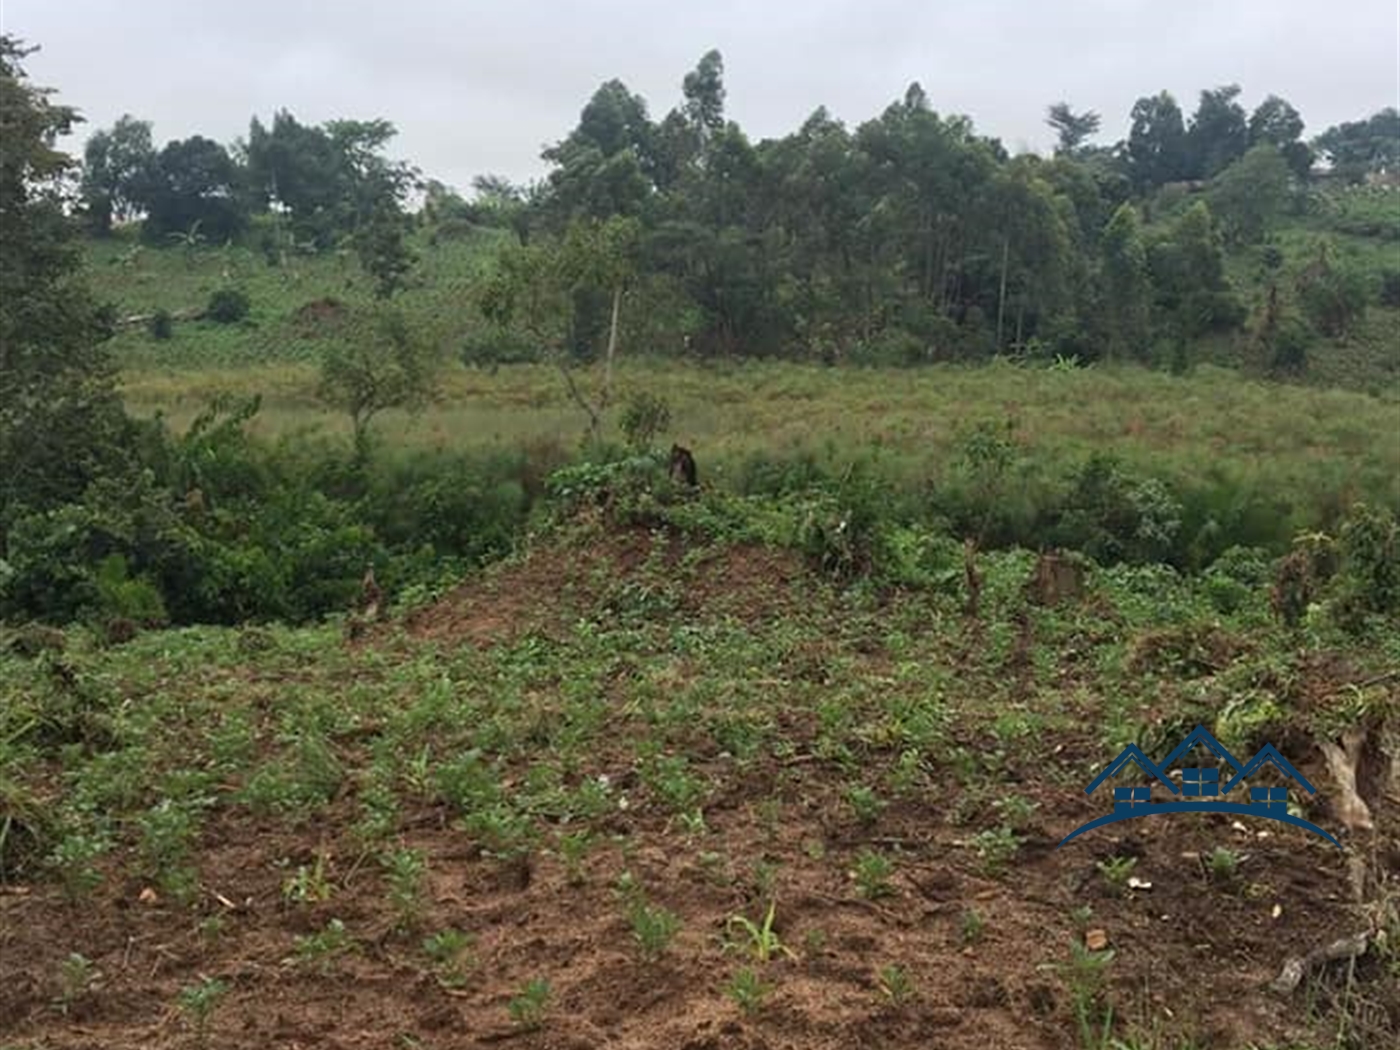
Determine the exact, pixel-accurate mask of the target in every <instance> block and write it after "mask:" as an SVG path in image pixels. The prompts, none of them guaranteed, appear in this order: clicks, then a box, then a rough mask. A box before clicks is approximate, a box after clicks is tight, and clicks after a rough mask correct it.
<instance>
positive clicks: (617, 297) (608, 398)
mask: <svg viewBox="0 0 1400 1050" xmlns="http://www.w3.org/2000/svg"><path fill="white" fill-rule="evenodd" d="M621 312H622V285H620V284H619V285H618V286H617V287H616V288H614V289H613V297H612V323H611V324H610V325H609V326H608V354H607V358H606V361H605V363H604V365H603V397H602V407H603V408H604V409H606V408H607V407H608V406H609V405H611V404H612V380H613V357H614V356H615V355H616V354H617V318H618V315H619V314H620V313H621Z"/></svg>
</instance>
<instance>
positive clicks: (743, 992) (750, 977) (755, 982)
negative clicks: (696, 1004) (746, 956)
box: [724, 968, 773, 1014]
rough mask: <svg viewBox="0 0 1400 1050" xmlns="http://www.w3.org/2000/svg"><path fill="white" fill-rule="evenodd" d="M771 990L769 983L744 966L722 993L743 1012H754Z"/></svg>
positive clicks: (760, 1006)
mask: <svg viewBox="0 0 1400 1050" xmlns="http://www.w3.org/2000/svg"><path fill="white" fill-rule="evenodd" d="M772 990H773V988H772V986H771V985H768V984H764V983H763V981H761V980H759V977H758V974H756V973H754V971H753V970H750V969H747V968H745V969H743V970H740V971H739V972H738V973H736V974H735V975H734V976H733V977H732V978H731V979H730V981H729V984H728V986H727V987H726V988H725V990H724V994H725V995H727V996H729V998H731V999H733V1000H734V1002H735V1003H737V1004H738V1006H739V1009H740V1010H742V1011H743V1012H744V1013H746V1014H754V1013H757V1012H758V1011H759V1009H760V1008H762V1006H763V1001H764V1000H765V999H767V998H768V995H769V993H770V992H772Z"/></svg>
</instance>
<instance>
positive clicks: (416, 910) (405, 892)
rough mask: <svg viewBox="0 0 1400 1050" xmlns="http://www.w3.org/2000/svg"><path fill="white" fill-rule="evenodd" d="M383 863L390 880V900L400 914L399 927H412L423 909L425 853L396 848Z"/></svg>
mask: <svg viewBox="0 0 1400 1050" xmlns="http://www.w3.org/2000/svg"><path fill="white" fill-rule="evenodd" d="M383 864H384V870H385V873H386V876H387V878H388V882H389V902H390V903H391V904H392V905H393V907H394V912H395V914H397V915H398V919H399V928H400V929H407V928H409V927H412V926H413V925H414V924H415V923H417V921H418V918H419V915H420V913H421V910H422V903H423V902H422V893H423V877H424V875H425V874H426V873H427V865H426V863H425V862H424V860H423V854H422V853H420V852H419V851H417V850H412V849H399V850H394V851H393V852H392V853H390V854H388V855H387V856H386V857H385V858H384V860H383Z"/></svg>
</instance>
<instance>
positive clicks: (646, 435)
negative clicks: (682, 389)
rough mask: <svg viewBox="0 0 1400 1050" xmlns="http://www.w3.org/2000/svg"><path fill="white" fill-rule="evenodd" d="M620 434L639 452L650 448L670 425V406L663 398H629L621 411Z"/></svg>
mask: <svg viewBox="0 0 1400 1050" xmlns="http://www.w3.org/2000/svg"><path fill="white" fill-rule="evenodd" d="M621 425H622V433H623V434H624V435H626V437H627V444H629V445H631V446H632V448H634V449H636V450H638V451H641V450H643V449H647V448H650V447H651V444H652V442H653V441H655V440H656V437H657V435H658V434H662V433H664V432H665V430H666V428H667V427H669V426H670V425H671V406H670V404H668V403H667V401H666V399H665V398H664V397H657V396H656V395H655V394H650V393H641V394H638V395H636V396H635V397H632V398H629V399H628V401H627V404H626V406H625V407H624V408H623V410H622V420H621Z"/></svg>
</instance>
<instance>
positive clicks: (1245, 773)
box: [1055, 726, 1342, 849]
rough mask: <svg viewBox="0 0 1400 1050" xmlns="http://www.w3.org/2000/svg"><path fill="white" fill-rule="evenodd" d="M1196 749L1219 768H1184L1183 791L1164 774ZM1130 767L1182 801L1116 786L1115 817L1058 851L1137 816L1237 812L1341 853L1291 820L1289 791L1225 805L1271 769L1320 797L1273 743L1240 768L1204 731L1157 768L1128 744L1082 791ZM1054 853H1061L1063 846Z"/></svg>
mask: <svg viewBox="0 0 1400 1050" xmlns="http://www.w3.org/2000/svg"><path fill="white" fill-rule="evenodd" d="M1197 745H1200V746H1201V747H1203V748H1205V750H1207V751H1209V752H1210V753H1211V754H1212V755H1214V756H1215V757H1216V758H1217V759H1218V760H1219V762H1220V766H1210V767H1206V766H1199V767H1195V768H1183V769H1182V771H1181V787H1179V788H1178V787H1177V786H1176V784H1175V783H1174V782H1173V781H1172V779H1171V778H1170V777H1168V776H1167V774H1166V772H1165V771H1166V770H1168V769H1171V768H1172V767H1173V764H1174V763H1175V762H1176V761H1177V760H1178V759H1180V758H1184V757H1185V756H1186V755H1187V754H1189V753H1190V751H1191V750H1192V748H1194V747H1196V746H1197ZM1130 762H1135V763H1137V766H1138V768H1139V769H1141V770H1142V771H1143V772H1144V773H1146V774H1147V775H1148V776H1149V777H1152V778H1153V779H1155V780H1157V781H1159V782H1160V783H1161V784H1163V785H1165V787H1166V788H1167V790H1168V791H1170V792H1171V793H1172V794H1173V795H1175V796H1178V797H1177V798H1175V799H1173V800H1172V801H1170V802H1155V803H1154V802H1153V801H1152V787H1151V785H1147V786H1145V787H1142V786H1135V787H1116V788H1114V789H1113V812H1112V813H1109V814H1107V815H1105V816H1102V817H1099V818H1098V819H1097V820H1091V821H1089V823H1087V824H1082V825H1080V826H1079V827H1077V828H1075V829H1074V830H1073V831H1071V832H1070V833H1069V834H1068V835H1066V836H1065V837H1064V838H1063V839H1062V840H1061V841H1060V846H1063V845H1064V844H1065V843H1066V842H1068V841H1069V840H1070V839H1073V838H1076V837H1078V836H1080V835H1082V834H1084V832H1086V831H1091V830H1093V829H1094V828H1100V827H1103V826H1104V825H1106V824H1114V823H1117V822H1118V821H1120V820H1134V819H1136V818H1137V817H1146V816H1150V815H1152V814H1155V813H1233V814H1238V815H1241V816H1246V817H1263V818H1265V819H1267V820H1278V821H1282V822H1283V823H1285V824H1292V825H1294V826H1295V827H1300V828H1305V829H1306V830H1308V831H1311V832H1312V833H1313V834H1315V835H1320V836H1322V837H1323V838H1324V839H1326V840H1327V841H1328V842H1330V843H1332V845H1334V846H1336V847H1337V848H1338V849H1341V848H1342V844H1341V843H1340V842H1338V841H1337V840H1336V839H1334V838H1333V837H1332V836H1331V835H1329V834H1327V832H1325V831H1323V830H1322V829H1321V828H1320V827H1318V826H1317V825H1316V824H1312V823H1309V822H1308V821H1306V820H1303V819H1302V818H1301V817H1295V816H1292V815H1291V814H1290V813H1289V812H1288V789H1287V788H1286V787H1255V788H1250V789H1249V799H1250V800H1249V802H1247V803H1246V802H1227V801H1225V800H1224V796H1226V795H1228V794H1229V793H1230V792H1231V791H1233V790H1235V788H1237V787H1240V786H1241V784H1242V783H1243V781H1244V780H1245V778H1246V777H1249V776H1253V775H1254V774H1255V773H1257V772H1259V770H1261V769H1263V768H1264V767H1265V766H1267V765H1272V766H1273V767H1274V768H1275V769H1277V770H1278V771H1279V772H1280V773H1282V774H1283V775H1284V776H1285V777H1287V778H1288V779H1289V780H1293V781H1296V782H1297V783H1298V785H1299V786H1300V787H1302V788H1303V790H1305V791H1306V792H1307V793H1308V794H1309V795H1315V794H1316V793H1317V789H1316V788H1314V787H1313V786H1312V785H1311V784H1309V783H1308V781H1307V779H1306V778H1305V777H1304V776H1303V774H1301V773H1299V772H1298V771H1297V770H1296V769H1294V768H1293V765H1292V763H1290V762H1289V761H1288V759H1286V758H1284V757H1283V756H1282V755H1280V754H1279V753H1278V751H1277V750H1276V749H1275V748H1274V745H1273V744H1265V745H1264V746H1263V747H1261V748H1260V749H1259V753H1258V754H1256V755H1255V756H1254V757H1253V758H1251V759H1250V760H1249V761H1248V762H1247V763H1244V764H1243V765H1242V764H1241V763H1240V762H1239V760H1238V759H1236V758H1235V756H1234V755H1232V754H1230V752H1229V751H1228V750H1227V749H1226V748H1225V746H1224V745H1223V744H1221V743H1220V741H1218V740H1216V739H1215V737H1213V736H1211V735H1210V733H1209V732H1208V731H1207V730H1206V729H1205V727H1204V726H1197V727H1196V728H1195V729H1193V730H1191V732H1190V733H1189V734H1187V736H1186V739H1185V740H1183V741H1182V742H1181V743H1179V744H1177V745H1176V748H1175V749H1174V750H1173V751H1172V753H1171V754H1170V755H1168V756H1167V757H1166V758H1164V759H1163V760H1162V762H1161V764H1160V765H1158V764H1155V763H1154V762H1153V761H1152V759H1150V758H1148V757H1147V756H1146V755H1144V754H1143V753H1142V749H1141V748H1139V747H1138V746H1137V745H1136V744H1129V745H1128V746H1127V747H1125V748H1124V749H1123V751H1122V753H1121V754H1119V756H1118V757H1117V758H1115V759H1114V760H1113V761H1112V762H1110V763H1109V764H1108V766H1107V768H1105V769H1104V771H1103V772H1102V773H1100V774H1099V775H1098V776H1096V777H1095V778H1094V779H1093V782H1092V783H1090V784H1089V786H1088V787H1086V788H1085V789H1084V793H1085V794H1086V795H1092V794H1093V793H1094V791H1095V789H1096V788H1098V786H1099V785H1100V784H1102V783H1103V782H1104V781H1105V780H1107V779H1108V778H1109V777H1111V776H1114V775H1115V774H1116V773H1118V772H1119V771H1120V770H1122V769H1123V768H1124V767H1125V766H1127V765H1128V763H1130ZM1222 766H1223V767H1227V768H1226V772H1227V773H1228V774H1229V775H1230V777H1229V779H1228V780H1226V781H1225V783H1224V784H1222V783H1221V782H1220V781H1221V767H1222ZM1236 797H1239V796H1236ZM1055 848H1056V849H1059V846H1056V847H1055Z"/></svg>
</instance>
